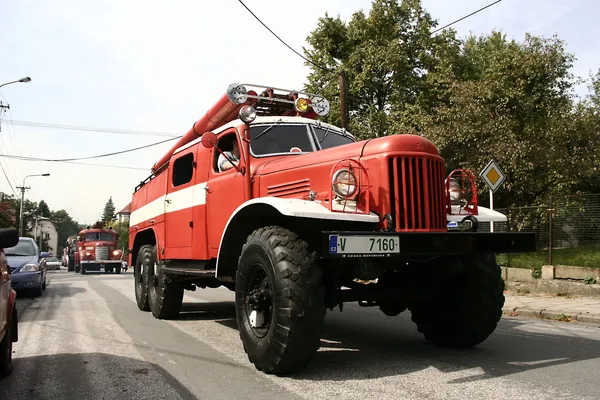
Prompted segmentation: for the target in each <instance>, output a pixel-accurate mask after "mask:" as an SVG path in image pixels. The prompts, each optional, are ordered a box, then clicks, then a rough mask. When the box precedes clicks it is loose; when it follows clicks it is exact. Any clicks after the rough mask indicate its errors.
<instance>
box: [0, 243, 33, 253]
mask: <svg viewBox="0 0 600 400" xmlns="http://www.w3.org/2000/svg"><path fill="white" fill-rule="evenodd" d="M4 254H5V255H6V256H35V247H34V245H33V242H32V241H31V240H19V243H17V245H16V246H14V247H7V248H6V249H4Z"/></svg>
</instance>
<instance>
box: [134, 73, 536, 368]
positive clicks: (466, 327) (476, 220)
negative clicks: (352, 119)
mask: <svg viewBox="0 0 600 400" xmlns="http://www.w3.org/2000/svg"><path fill="white" fill-rule="evenodd" d="M259 93H260V94H259ZM328 111H329V103H328V101H327V100H326V99H325V98H323V97H322V96H318V95H314V94H309V93H303V92H296V91H289V90H282V89H277V88H271V87H264V86H258V85H249V84H233V85H230V86H229V88H228V89H227V92H226V93H225V94H224V95H223V96H222V97H221V98H220V99H219V100H218V101H217V102H216V104H215V105H214V106H213V107H212V108H210V109H209V110H208V112H207V113H206V115H204V117H202V118H201V119H200V120H198V121H197V122H196V123H194V124H193V126H192V127H191V128H190V130H189V131H188V132H187V133H186V134H185V135H184V136H183V137H182V138H181V139H180V140H179V141H178V142H177V143H176V144H175V146H173V148H172V149H171V150H170V151H168V152H167V153H166V154H165V155H164V156H163V157H162V158H161V159H160V160H159V161H158V162H157V163H156V164H155V165H154V166H153V168H152V173H151V175H150V176H149V177H148V178H147V179H145V180H144V181H143V182H141V183H140V184H139V185H138V186H137V187H136V188H135V191H134V194H133V200H132V213H131V217H130V236H129V249H130V254H131V256H130V257H131V258H130V260H129V261H130V265H133V266H134V276H135V284H134V288H135V296H136V300H137V304H138V307H139V308H140V310H143V311H151V312H152V314H153V315H154V317H156V318H159V319H168V318H174V317H175V316H177V315H178V313H179V312H180V308H181V304H182V298H183V293H184V290H196V288H216V287H219V286H225V287H227V288H228V289H230V290H232V291H235V304H236V310H237V313H236V314H237V315H236V318H237V324H238V327H239V332H240V338H241V341H242V342H243V346H244V350H245V351H246V353H247V354H248V358H249V360H250V362H251V363H253V364H254V365H255V366H256V368H258V369H259V370H261V371H264V372H265V373H275V374H283V373H290V372H292V371H296V370H299V369H301V368H303V367H305V366H306V365H307V364H308V362H309V361H310V359H311V358H312V357H313V355H314V353H315V352H316V351H317V349H318V348H319V345H320V338H321V330H322V326H323V319H324V317H325V313H326V310H327V309H331V310H333V308H334V307H337V306H339V307H340V310H341V309H342V305H343V303H344V302H358V304H360V305H361V306H376V307H379V309H380V310H381V311H382V312H383V313H385V314H386V315H390V316H395V315H398V314H399V313H401V312H402V311H404V310H406V309H408V310H410V311H411V314H412V319H413V321H414V322H415V323H416V325H417V328H418V330H419V331H420V332H422V333H423V334H424V336H425V338H426V339H427V340H430V341H431V342H433V343H435V344H437V345H440V346H447V347H458V348H461V347H471V346H474V345H476V344H478V343H480V342H482V341H483V340H485V339H486V338H487V337H488V336H489V335H490V334H491V333H492V332H493V331H494V330H495V328H496V325H497V322H498V320H499V319H500V317H501V314H502V306H503V304H504V295H503V287H504V285H503V280H502V276H501V270H500V267H499V266H498V265H497V264H496V258H495V254H496V253H505V252H510V253H518V252H526V251H533V250H534V249H535V237H534V235H533V234H527V233H510V232H501V233H490V232H482V231H478V227H479V226H481V224H480V223H482V222H488V221H496V222H500V221H506V217H505V216H504V215H502V214H500V213H497V212H495V211H493V210H490V209H486V208H484V207H481V206H479V205H478V204H477V193H476V186H475V178H474V176H473V174H472V173H471V172H470V171H453V172H452V173H451V174H450V176H448V178H446V172H445V165H444V160H443V159H442V158H441V157H440V155H439V153H438V150H437V149H436V147H435V145H434V144H433V143H432V142H430V141H429V140H427V139H425V138H424V137H421V136H415V135H404V134H399V135H391V136H386V137H381V138H376V139H369V140H362V141H357V140H355V138H354V137H353V136H352V135H351V134H350V133H349V132H347V131H345V130H344V129H339V128H337V127H335V126H333V125H329V124H326V123H323V122H320V121H319V120H318V117H319V116H323V115H326V114H327V113H328ZM227 166H228V167H229V168H224V167H227Z"/></svg>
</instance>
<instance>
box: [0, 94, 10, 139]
mask: <svg viewBox="0 0 600 400" xmlns="http://www.w3.org/2000/svg"><path fill="white" fill-rule="evenodd" d="M6 110H10V104H4V103H2V101H0V120H2V118H1V117H2V114H3V113H5V112H6ZM0 132H2V124H0Z"/></svg>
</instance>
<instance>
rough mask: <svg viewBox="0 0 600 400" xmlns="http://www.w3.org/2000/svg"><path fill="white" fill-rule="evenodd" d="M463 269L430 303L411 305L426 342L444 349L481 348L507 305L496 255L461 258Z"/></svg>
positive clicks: (440, 288) (435, 294) (415, 320)
mask: <svg viewBox="0 0 600 400" xmlns="http://www.w3.org/2000/svg"><path fill="white" fill-rule="evenodd" d="M456 261H457V262H460V263H462V265H463V267H464V269H463V270H462V271H461V272H460V273H459V274H456V275H451V276H450V277H449V278H447V279H446V280H445V281H444V283H443V284H442V285H441V286H440V287H439V288H438V290H437V291H435V292H434V294H433V296H432V297H431V298H429V299H427V300H420V301H417V302H416V303H414V304H412V305H411V306H410V310H411V313H412V320H413V322H415V323H416V324H417V328H418V330H419V332H421V333H422V334H423V335H424V336H425V339H427V340H429V341H430V342H432V343H434V344H436V345H438V346H443V347H450V348H468V347H473V346H476V345H478V344H479V343H481V342H483V341H484V340H485V339H487V338H488V336H490V335H491V334H492V332H494V330H495V329H496V326H497V324H498V321H499V320H500V318H501V317H502V307H503V306H504V281H503V280H502V273H501V269H500V267H499V266H498V264H497V263H496V256H495V255H493V254H484V255H471V256H463V257H459V258H458V259H457V260H456Z"/></svg>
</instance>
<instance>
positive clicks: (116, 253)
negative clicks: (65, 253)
mask: <svg viewBox="0 0 600 400" xmlns="http://www.w3.org/2000/svg"><path fill="white" fill-rule="evenodd" d="M118 240H119V235H118V233H117V232H116V231H114V230H113V229H112V228H111V227H109V228H108V229H104V224H103V223H101V222H97V223H96V224H94V225H93V226H91V227H88V228H86V229H83V230H81V231H79V234H78V235H77V239H76V245H77V251H74V252H73V256H74V257H73V262H74V269H75V272H79V273H81V274H82V275H83V274H85V273H86V272H88V271H101V270H102V269H104V272H105V273H113V272H114V273H117V274H120V273H121V270H122V264H123V252H122V251H121V250H120V249H119V246H118Z"/></svg>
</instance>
